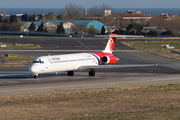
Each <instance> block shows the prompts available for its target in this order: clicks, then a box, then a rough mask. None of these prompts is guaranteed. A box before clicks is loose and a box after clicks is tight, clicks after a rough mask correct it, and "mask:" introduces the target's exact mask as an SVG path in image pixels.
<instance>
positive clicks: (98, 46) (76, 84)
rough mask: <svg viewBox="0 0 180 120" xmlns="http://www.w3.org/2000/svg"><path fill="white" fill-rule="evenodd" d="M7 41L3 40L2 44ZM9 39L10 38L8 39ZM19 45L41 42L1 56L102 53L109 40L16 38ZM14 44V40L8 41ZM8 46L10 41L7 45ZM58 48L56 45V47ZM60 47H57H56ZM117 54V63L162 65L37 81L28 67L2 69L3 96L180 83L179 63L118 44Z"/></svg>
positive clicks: (48, 76)
mask: <svg viewBox="0 0 180 120" xmlns="http://www.w3.org/2000/svg"><path fill="white" fill-rule="evenodd" d="M3 40H4V39H0V41H1V42H2V41H3ZM6 40H7V39H6ZM13 40H14V41H16V43H17V41H19V43H30V44H34V43H36V44H37V43H38V44H40V45H41V46H42V48H41V49H36V50H1V51H0V52H1V54H7V53H8V54H22V55H30V56H35V57H38V56H40V55H42V56H43V55H48V54H51V55H55V54H68V53H78V52H92V51H99V50H103V49H104V47H105V45H106V42H107V39H95V40H92V39H81V38H78V39H77V38H73V39H65V40H64V39H60V40H59V39H56V38H54V39H52V38H51V39H50V38H48V39H46V38H44V39H42V38H41V39H33V38H31V39H13ZM7 41H9V42H12V40H11V39H9V40H7ZM6 43H7V42H6ZM55 45H56V46H55ZM57 46H58V47H57ZM113 53H114V55H115V56H116V57H118V58H120V60H119V61H118V62H117V63H116V64H160V66H158V67H135V68H121V69H103V70H100V69H98V70H96V76H95V77H89V76H88V71H75V76H73V77H67V76H66V72H61V73H58V74H57V75H56V74H55V73H51V74H43V75H40V76H38V79H37V80H34V79H33V78H32V75H31V74H30V73H29V72H28V67H22V68H0V95H9V94H23V93H35V92H49V91H62V90H75V89H89V88H90V89H93V88H104V87H122V86H128V85H142V84H163V83H174V82H179V80H180V79H179V78H180V74H179V71H180V61H178V60H174V59H169V58H164V57H158V56H157V55H153V54H150V53H148V52H143V51H139V50H134V49H132V48H129V47H126V46H124V45H123V44H121V41H120V40H117V41H116V44H115V49H114V52H113Z"/></svg>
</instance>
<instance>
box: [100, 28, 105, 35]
mask: <svg viewBox="0 0 180 120" xmlns="http://www.w3.org/2000/svg"><path fill="white" fill-rule="evenodd" d="M100 34H101V35H105V27H104V26H102V28H101V33H100Z"/></svg>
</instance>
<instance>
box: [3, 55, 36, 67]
mask: <svg viewBox="0 0 180 120" xmlns="http://www.w3.org/2000/svg"><path fill="white" fill-rule="evenodd" d="M34 59H35V57H33V56H26V55H18V56H17V57H5V55H4V54H1V55H0V67H23V66H26V65H23V64H22V63H31V62H32V61H33V60H34Z"/></svg>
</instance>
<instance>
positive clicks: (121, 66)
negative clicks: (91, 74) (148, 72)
mask: <svg viewBox="0 0 180 120" xmlns="http://www.w3.org/2000/svg"><path fill="white" fill-rule="evenodd" d="M145 66H159V64H136V65H92V66H91V65H90V66H80V67H79V69H103V68H104V69H106V68H124V67H145Z"/></svg>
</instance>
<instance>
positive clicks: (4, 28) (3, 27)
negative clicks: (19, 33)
mask: <svg viewBox="0 0 180 120" xmlns="http://www.w3.org/2000/svg"><path fill="white" fill-rule="evenodd" d="M9 29H10V28H9V25H8V24H4V25H3V26H2V30H3V31H9Z"/></svg>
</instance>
